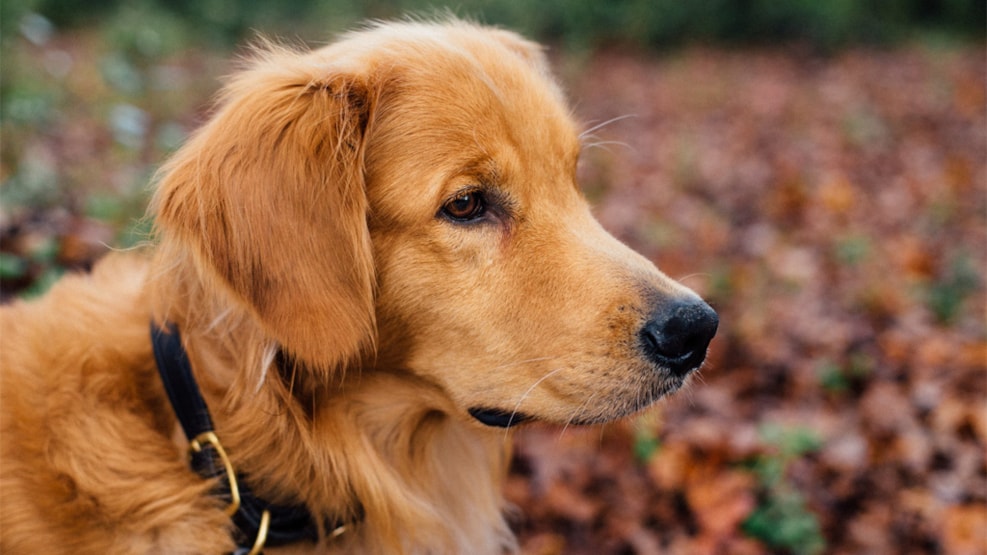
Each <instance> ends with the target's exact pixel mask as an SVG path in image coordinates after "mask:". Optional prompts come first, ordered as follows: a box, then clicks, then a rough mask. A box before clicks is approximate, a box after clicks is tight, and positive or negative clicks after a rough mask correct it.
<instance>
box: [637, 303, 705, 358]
mask: <svg viewBox="0 0 987 555" xmlns="http://www.w3.org/2000/svg"><path fill="white" fill-rule="evenodd" d="M718 326H719V317H718V316H717V315H716V312H714V311H713V309H712V308H710V307H709V305H707V304H706V303H704V302H702V301H680V302H676V303H670V304H667V305H663V306H662V307H661V308H659V309H658V310H657V311H655V313H654V314H653V315H652V318H651V319H650V320H649V321H648V322H647V323H646V324H645V325H644V327H643V328H642V329H641V340H642V343H643V346H644V351H645V353H646V354H647V355H648V356H649V358H651V359H652V360H653V361H654V362H655V363H656V364H658V365H660V366H663V367H665V368H668V369H669V370H670V371H672V372H673V373H676V374H683V375H684V374H687V373H689V372H691V371H692V370H694V369H696V368H698V367H699V365H700V364H702V361H703V359H704V358H705V357H706V349H707V348H708V347H709V342H710V341H712V339H713V336H714V335H716V329H717V327H718Z"/></svg>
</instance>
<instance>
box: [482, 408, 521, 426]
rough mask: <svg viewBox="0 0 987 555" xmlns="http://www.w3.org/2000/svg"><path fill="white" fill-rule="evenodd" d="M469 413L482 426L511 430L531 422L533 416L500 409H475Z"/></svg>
mask: <svg viewBox="0 0 987 555" xmlns="http://www.w3.org/2000/svg"><path fill="white" fill-rule="evenodd" d="M469 413H470V416H472V417H473V418H475V419H477V420H478V421H479V422H480V423H481V424H484V425H486V426H491V427H494V428H510V427H511V426H516V425H518V424H520V423H522V422H527V421H528V420H531V416H528V415H527V414H523V413H520V412H516V411H505V410H500V409H490V408H481V407H473V408H471V409H469Z"/></svg>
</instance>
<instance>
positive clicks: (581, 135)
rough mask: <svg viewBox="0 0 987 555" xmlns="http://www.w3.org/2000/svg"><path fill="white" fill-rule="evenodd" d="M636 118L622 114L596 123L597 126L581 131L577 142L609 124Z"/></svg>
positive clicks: (632, 115) (633, 115)
mask: <svg viewBox="0 0 987 555" xmlns="http://www.w3.org/2000/svg"><path fill="white" fill-rule="evenodd" d="M636 117H637V114H624V115H622V116H617V117H615V118H610V119H608V120H607V121H605V122H603V123H598V124H596V125H594V126H593V127H590V128H589V129H587V130H585V131H583V132H582V133H580V134H579V140H583V138H584V137H586V136H587V135H589V134H590V133H592V132H594V131H598V130H600V129H602V128H604V127H606V126H608V125H610V124H611V123H616V122H618V121H621V120H625V119H628V118H636Z"/></svg>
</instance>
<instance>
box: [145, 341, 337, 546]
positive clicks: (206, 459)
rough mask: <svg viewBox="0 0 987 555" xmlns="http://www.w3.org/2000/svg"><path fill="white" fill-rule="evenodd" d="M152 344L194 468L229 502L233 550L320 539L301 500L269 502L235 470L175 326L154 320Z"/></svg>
mask: <svg viewBox="0 0 987 555" xmlns="http://www.w3.org/2000/svg"><path fill="white" fill-rule="evenodd" d="M151 343H152V345H153V346H154V358H155V360H156V361H157V366H158V373H159V374H160V375H161V381H162V382H163V383H164V387H165V391H166V392H167V393H168V399H169V400H170V401H171V407H172V409H173V410H174V411H175V416H176V417H177V418H178V421H179V422H180V423H181V426H182V430H183V431H184V432H185V437H186V438H188V440H189V445H190V450H189V451H190V455H191V466H192V469H193V470H195V471H196V472H197V473H199V475H200V476H202V477H203V478H207V479H214V478H219V479H218V480H217V485H216V494H217V495H218V496H219V497H222V498H223V499H227V500H229V501H230V504H229V506H228V508H227V513H228V514H229V515H230V517H231V518H232V519H233V523H234V524H236V527H237V534H236V538H235V539H236V542H237V545H239V546H240V548H241V549H240V550H238V551H237V553H252V554H254V553H260V551H261V550H262V549H263V547H264V545H269V546H278V545H285V544H289V543H294V542H297V541H302V540H308V541H312V542H315V541H318V539H319V530H318V526H317V525H316V524H315V521H314V520H313V519H312V516H311V515H310V514H309V512H308V509H307V508H306V507H305V506H304V505H294V506H280V505H274V504H272V503H268V502H267V501H264V500H263V499H260V498H258V497H257V496H255V495H254V494H253V493H252V492H251V491H250V488H248V487H247V486H246V484H245V483H244V481H243V479H242V477H241V476H239V475H237V474H236V472H234V470H233V466H232V464H230V461H229V458H228V457H227V456H226V451H225V450H224V449H223V446H222V444H220V442H219V438H218V437H217V436H216V434H215V432H214V431H213V424H212V418H211V417H210V416H209V408H208V407H207V406H206V401H205V400H204V399H203V398H202V393H201V391H200V390H199V385H198V384H197V383H196V381H195V377H194V376H193V375H192V366H191V364H190V363H189V360H188V354H187V353H186V352H185V348H184V347H182V339H181V336H180V335H179V334H178V327H177V326H175V324H173V323H171V322H165V324H164V327H163V328H162V327H158V326H157V325H156V324H154V323H153V322H152V323H151ZM217 459H218V460H217ZM327 525H328V527H327V530H329V531H330V535H331V536H333V537H334V536H337V535H339V534H341V533H342V532H343V530H344V523H342V522H338V523H335V524H330V523H327ZM247 550H249V551H247Z"/></svg>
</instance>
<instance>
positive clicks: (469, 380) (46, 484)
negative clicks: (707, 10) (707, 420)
mask: <svg viewBox="0 0 987 555" xmlns="http://www.w3.org/2000/svg"><path fill="white" fill-rule="evenodd" d="M579 154H580V138H579V133H578V128H577V125H576V123H575V122H574V120H573V118H572V117H571V115H570V110H569V108H568V107H567V105H566V102H565V100H564V97H563V93H562V91H561V89H560V87H559V86H558V85H557V83H556V81H555V80H554V79H553V77H552V75H551V73H550V70H549V64H548V62H547V58H546V56H545V54H544V53H543V51H542V49H541V48H540V47H539V46H538V45H536V44H535V43H532V42H529V41H528V40H526V39H523V38H521V37H519V36H518V35H516V34H514V33H512V32H509V31H505V30H498V29H493V28H487V27H483V26H479V25H476V24H473V23H468V22H463V21H457V20H449V21H435V22H421V21H418V22H411V21H409V22H401V23H378V24H373V25H370V26H368V27H366V28H364V29H361V30H359V31H354V32H351V33H350V34H347V35H345V36H343V37H341V38H340V39H339V40H338V41H337V42H335V43H332V44H330V45H329V46H325V47H323V48H320V49H317V50H314V51H310V52H301V51H296V50H293V49H290V48H286V47H283V46H278V45H274V44H269V43H265V44H262V45H260V46H258V47H257V48H256V49H255V52H254V53H253V55H252V56H251V59H250V60H249V62H247V64H246V67H244V68H243V69H242V70H241V71H239V72H238V73H236V74H235V75H234V76H232V77H231V79H230V81H229V83H228V84H227V85H226V86H225V88H224V89H223V92H222V94H221V95H220V98H219V100H218V102H217V105H216V108H215V110H214V112H213V114H212V115H211V117H210V118H209V119H208V121H206V122H205V123H204V125H203V126H202V127H201V128H200V129H199V130H198V131H197V132H196V133H195V134H194V135H193V136H192V137H190V138H189V140H188V141H187V142H186V144H184V146H182V147H181V148H180V149H179V150H178V151H177V152H176V153H175V154H174V155H173V156H172V157H171V158H170V160H169V161H167V162H166V164H165V165H163V166H162V168H161V170H160V172H159V174H158V176H157V177H156V191H155V195H154V198H153V200H152V202H151V207H150V208H149V214H150V215H151V216H153V218H154V220H155V237H154V241H153V245H152V246H151V247H150V248H147V249H144V250H142V251H139V252H130V253H112V254H110V255H108V256H107V257H105V258H104V259H103V260H101V261H100V262H99V263H97V264H96V265H95V267H94V268H93V270H92V271H91V272H90V273H88V274H80V275H70V276H67V277H65V278H63V279H62V280H61V281H60V282H58V283H57V284H55V285H54V286H53V287H52V289H51V290H50V291H49V292H48V293H47V294H46V295H45V296H43V297H41V298H38V299H36V300H31V301H18V302H15V303H13V304H11V305H9V306H5V307H3V309H2V312H0V314H2V315H0V326H2V328H0V332H2V335H0V338H2V349H0V370H2V398H0V401H2V405H0V409H2V420H0V426H2V428H0V433H2V442H0V444H2V451H0V465H2V466H0V496H2V497H0V551H2V552H3V553H7V554H12V555H13V554H23V553H32V554H34V553H52V554H57V553H72V554H78V553H87V554H88V553H100V554H117V553H119V554H124V553H127V554H130V553H166V554H177V553H189V554H207V553H208V554H211V553H231V552H237V553H245V552H248V551H249V552H251V553H258V552H260V550H262V549H263V550H265V552H268V553H504V552H511V551H515V550H516V549H517V545H516V540H515V539H514V537H513V535H512V532H511V529H510V527H509V525H508V523H507V521H506V520H505V516H504V514H505V510H506V507H505V505H506V503H505V501H504V499H503V497H502V495H501V491H500V487H501V484H502V481H503V478H504V476H505V474H506V471H507V464H508V462H509V453H508V451H509V441H508V440H507V438H508V437H509V430H507V428H510V427H512V426H514V425H516V424H519V423H521V422H526V421H541V422H548V423H559V424H595V423H603V422H608V421H612V420H614V419H618V418H621V417H624V416H626V415H629V414H632V413H634V412H635V411H638V410H639V409H642V408H644V407H646V406H648V405H650V404H652V403H653V402H655V401H656V400H658V399H659V398H661V397H663V396H665V395H667V394H670V393H672V392H674V391H675V390H676V389H678V388H679V387H681V386H682V385H683V383H684V382H686V381H687V380H688V378H689V376H690V374H691V373H692V372H693V371H694V370H695V369H697V368H699V367H700V366H701V364H702V363H703V361H704V357H705V355H706V351H707V348H708V345H709V343H710V341H711V339H712V338H713V335H714V334H715V332H716V328H717V325H718V320H717V315H716V313H715V312H714V311H713V310H712V309H711V308H710V307H709V306H708V305H707V304H706V303H705V302H703V301H702V300H701V299H700V298H699V297H698V296H697V295H696V294H695V293H693V292H692V291H690V290H689V289H687V288H685V287H684V286H682V285H680V284H679V283H677V282H675V281H673V280H671V279H669V278H668V277H666V276H665V275H663V274H662V273H661V272H660V271H659V270H658V269H657V268H656V267H655V266H654V265H653V264H652V263H651V262H649V261H648V260H646V259H645V258H644V257H642V256H640V255H639V254H637V253H635V252H633V251H632V250H631V249H630V248H628V247H627V246H625V245H624V244H622V243H621V242H619V241H618V240H617V239H615V238H614V237H612V236H611V235H609V234H608V233H607V232H606V231H605V230H604V229H603V228H602V227H601V226H600V224H599V223H598V222H597V221H596V220H595V219H594V217H593V216H592V214H591V212H590V209H589V207H588V204H587V202H586V200H585V198H584V197H583V195H582V194H581V193H580V190H579V188H578V186H577V183H576V178H575V175H576V164H577V160H578V157H579ZM190 407H191V408H190ZM183 432H184V433H183ZM193 436H194V437H193ZM190 446H191V449H190ZM190 452H191V456H192V462H190ZM197 461H198V462H197ZM203 468H205V470H203ZM248 510H253V511H254V512H255V513H256V514H254V515H253V516H251V515H248V514H246V512H248ZM257 515H260V516H257ZM292 522H294V524H292ZM299 522H300V523H301V524H298V523H299ZM293 526H294V528H293Z"/></svg>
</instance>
